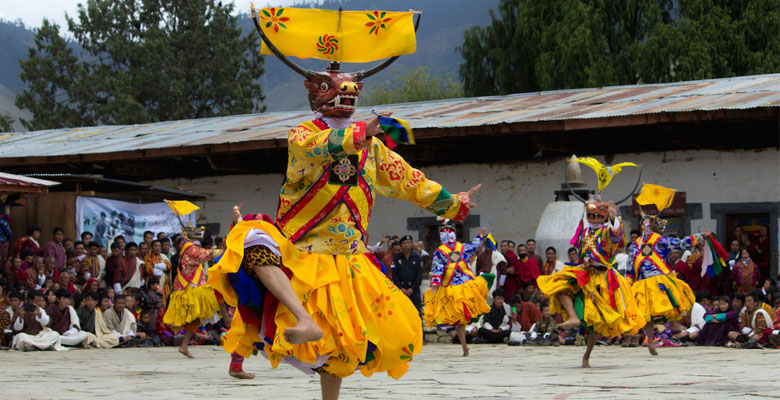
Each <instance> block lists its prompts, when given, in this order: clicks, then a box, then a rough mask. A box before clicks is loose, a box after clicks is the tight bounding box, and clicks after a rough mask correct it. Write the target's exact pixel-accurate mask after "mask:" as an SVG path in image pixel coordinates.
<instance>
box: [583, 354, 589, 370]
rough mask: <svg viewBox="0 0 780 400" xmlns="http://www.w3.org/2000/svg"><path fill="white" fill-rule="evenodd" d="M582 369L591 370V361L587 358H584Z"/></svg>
mask: <svg viewBox="0 0 780 400" xmlns="http://www.w3.org/2000/svg"><path fill="white" fill-rule="evenodd" d="M582 368H590V360H588V359H587V358H585V357H582Z"/></svg>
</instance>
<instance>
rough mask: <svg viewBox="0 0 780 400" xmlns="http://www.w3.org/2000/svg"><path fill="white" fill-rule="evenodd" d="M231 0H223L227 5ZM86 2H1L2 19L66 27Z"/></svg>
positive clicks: (240, 6)
mask: <svg viewBox="0 0 780 400" xmlns="http://www.w3.org/2000/svg"><path fill="white" fill-rule="evenodd" d="M229 1H231V0H223V2H224V3H227V2H229ZM83 2H85V1H84V0H0V18H3V19H6V20H9V21H16V20H17V19H21V20H22V22H24V25H25V26H27V27H30V28H34V27H38V26H40V25H41V21H42V20H43V18H44V17H46V18H48V19H50V20H53V21H55V22H57V23H58V24H59V25H60V26H65V13H68V15H69V16H70V17H71V18H75V16H76V5H77V4H79V3H83ZM296 2H300V1H297V0H256V1H255V5H256V6H258V7H263V6H269V4H270V5H273V6H280V5H281V6H287V5H290V4H293V3H296ZM233 3H234V4H235V5H236V7H235V10H236V11H241V12H249V4H250V3H251V1H250V0H233Z"/></svg>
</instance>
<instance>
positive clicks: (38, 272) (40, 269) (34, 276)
mask: <svg viewBox="0 0 780 400" xmlns="http://www.w3.org/2000/svg"><path fill="white" fill-rule="evenodd" d="M26 272H27V289H28V290H35V291H40V290H41V288H43V284H44V283H46V272H45V271H44V266H43V257H35V258H33V264H32V268H30V269H28V270H27V271H26Z"/></svg>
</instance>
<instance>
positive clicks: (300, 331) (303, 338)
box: [284, 317, 322, 344]
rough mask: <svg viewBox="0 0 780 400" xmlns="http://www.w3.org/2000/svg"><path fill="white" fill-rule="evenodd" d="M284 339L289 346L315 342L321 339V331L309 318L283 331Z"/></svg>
mask: <svg viewBox="0 0 780 400" xmlns="http://www.w3.org/2000/svg"><path fill="white" fill-rule="evenodd" d="M284 339H285V340H287V341H288V342H289V343H291V344H301V343H306V342H316V341H317V340H320V339H322V329H320V327H319V326H317V323H316V322H314V319H312V318H311V317H309V318H306V319H301V320H299V321H298V325H295V326H294V327H292V328H287V329H285V330H284Z"/></svg>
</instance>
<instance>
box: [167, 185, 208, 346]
mask: <svg viewBox="0 0 780 400" xmlns="http://www.w3.org/2000/svg"><path fill="white" fill-rule="evenodd" d="M166 202H167V203H168V206H169V207H171V210H173V212H174V214H176V217H177V218H178V219H179V223H180V224H181V227H182V235H183V236H184V238H183V239H182V240H184V241H185V243H184V244H183V245H182V247H181V250H180V254H181V257H180V259H179V260H180V261H179V263H180V264H179V271H178V274H177V275H176V279H175V280H174V281H173V293H171V297H170V300H169V303H168V309H167V310H166V311H165V316H164V317H163V322H164V323H165V324H168V325H171V326H174V327H178V328H182V329H184V330H185V331H186V332H185V333H184V339H183V340H182V343H181V345H180V346H179V353H181V354H183V355H185V356H186V357H189V358H193V357H194V356H193V355H192V354H191V353H190V351H189V349H188V344H189V341H190V339H191V338H192V335H193V334H194V333H195V332H197V331H198V329H200V327H201V321H205V320H209V319H211V318H212V317H213V316H214V314H215V313H216V312H217V311H219V304H218V303H217V298H216V296H215V294H214V288H213V287H212V286H211V285H208V284H206V271H204V270H203V266H202V264H203V263H204V262H207V261H209V260H211V259H212V258H214V257H215V256H217V255H219V254H220V253H221V250H209V249H204V248H202V247H199V246H197V245H195V244H194V243H192V241H191V240H198V239H202V232H203V229H202V228H195V227H194V226H192V225H184V223H183V222H182V220H181V217H182V216H184V215H189V214H191V213H192V212H193V211H195V210H198V206H196V205H195V204H192V203H190V202H189V201H168V200H166Z"/></svg>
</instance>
